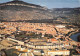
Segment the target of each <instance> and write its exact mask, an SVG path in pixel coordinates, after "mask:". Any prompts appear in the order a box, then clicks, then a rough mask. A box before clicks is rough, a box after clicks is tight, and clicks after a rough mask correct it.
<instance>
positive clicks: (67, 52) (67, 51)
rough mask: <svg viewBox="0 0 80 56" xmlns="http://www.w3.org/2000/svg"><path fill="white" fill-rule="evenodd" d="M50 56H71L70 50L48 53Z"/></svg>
mask: <svg viewBox="0 0 80 56" xmlns="http://www.w3.org/2000/svg"><path fill="white" fill-rule="evenodd" d="M48 55H50V56H55V55H70V51H69V50H62V51H60V50H57V51H48Z"/></svg>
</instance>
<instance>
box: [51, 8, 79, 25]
mask: <svg viewBox="0 0 80 56" xmlns="http://www.w3.org/2000/svg"><path fill="white" fill-rule="evenodd" d="M51 12H52V13H53V14H55V15H56V18H55V19H56V20H61V21H63V22H64V21H65V22H68V23H70V24H78V25H80V8H53V9H51Z"/></svg>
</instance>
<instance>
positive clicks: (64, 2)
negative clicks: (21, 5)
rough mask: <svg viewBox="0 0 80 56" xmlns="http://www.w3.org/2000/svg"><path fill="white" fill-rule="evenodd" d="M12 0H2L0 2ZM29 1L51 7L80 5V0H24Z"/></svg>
mask: <svg viewBox="0 0 80 56" xmlns="http://www.w3.org/2000/svg"><path fill="white" fill-rule="evenodd" d="M8 1H12V0H0V3H4V2H8ZM22 1H24V2H27V3H32V4H37V5H41V6H45V7H47V8H49V9H51V8H74V7H80V0H22Z"/></svg>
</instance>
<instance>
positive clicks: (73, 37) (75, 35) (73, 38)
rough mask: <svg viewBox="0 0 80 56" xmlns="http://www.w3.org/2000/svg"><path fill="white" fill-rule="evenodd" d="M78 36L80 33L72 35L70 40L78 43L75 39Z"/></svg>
mask: <svg viewBox="0 0 80 56" xmlns="http://www.w3.org/2000/svg"><path fill="white" fill-rule="evenodd" d="M79 35H80V33H76V34H74V35H72V36H71V37H70V38H71V39H72V40H74V41H78V39H77V37H78V36H79Z"/></svg>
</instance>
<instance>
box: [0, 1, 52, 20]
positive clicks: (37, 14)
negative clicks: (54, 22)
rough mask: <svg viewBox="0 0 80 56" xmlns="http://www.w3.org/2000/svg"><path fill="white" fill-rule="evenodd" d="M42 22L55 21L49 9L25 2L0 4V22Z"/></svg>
mask: <svg viewBox="0 0 80 56" xmlns="http://www.w3.org/2000/svg"><path fill="white" fill-rule="evenodd" d="M35 19H36V20H37V19H38V20H41V19H53V15H52V14H51V13H50V12H49V11H48V9H47V8H44V7H41V6H39V5H35V4H30V3H26V2H23V1H10V2H7V3H1V4H0V20H7V21H19V20H21V21H22V20H35Z"/></svg>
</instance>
